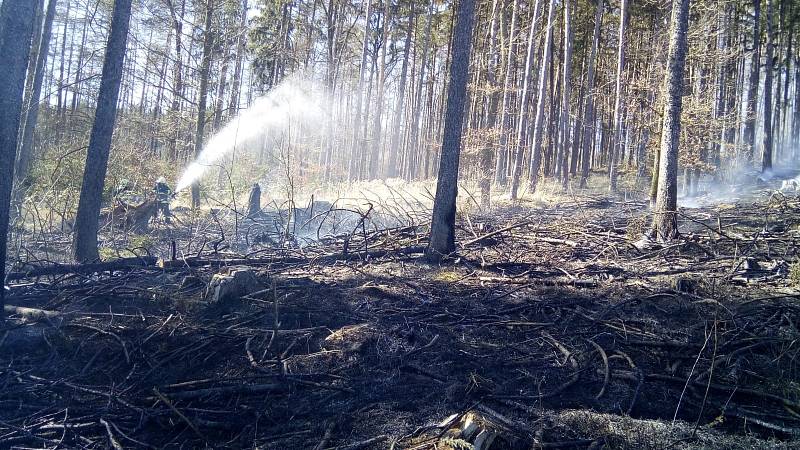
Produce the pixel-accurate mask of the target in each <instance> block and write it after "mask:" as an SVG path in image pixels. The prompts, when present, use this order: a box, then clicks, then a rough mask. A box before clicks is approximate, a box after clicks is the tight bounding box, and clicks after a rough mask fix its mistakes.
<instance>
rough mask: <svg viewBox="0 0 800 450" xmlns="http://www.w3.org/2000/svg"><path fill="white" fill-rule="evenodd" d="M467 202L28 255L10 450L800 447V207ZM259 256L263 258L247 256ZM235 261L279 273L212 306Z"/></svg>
mask: <svg viewBox="0 0 800 450" xmlns="http://www.w3.org/2000/svg"><path fill="white" fill-rule="evenodd" d="M647 214H648V211H647V206H646V204H644V203H643V202H621V201H617V200H610V199H606V200H597V199H586V198H583V199H582V198H575V199H574V200H573V201H571V202H568V203H564V204H561V205H560V207H559V208H534V209H531V208H521V207H506V208H500V209H498V210H496V211H494V212H493V213H492V214H491V216H488V215H487V216H482V215H480V214H474V215H471V216H466V215H462V216H461V217H460V219H459V230H458V242H459V249H458V252H457V255H453V257H452V258H449V259H447V260H446V261H445V262H443V263H442V264H436V265H431V264H428V263H426V262H424V260H423V258H422V251H423V249H424V245H425V233H426V227H425V226H424V225H410V226H404V227H397V228H393V229H384V230H379V231H376V230H373V231H369V230H368V229H367V228H366V227H361V228H360V229H359V231H358V232H353V233H349V234H347V235H346V236H345V237H343V238H340V239H325V240H321V241H318V242H317V243H315V244H312V245H306V246H302V247H294V248H289V247H287V246H283V247H280V248H278V247H275V246H271V247H270V246H264V247H263V248H261V249H260V250H258V251H257V252H251V253H250V254H249V255H245V254H234V253H231V252H230V251H228V252H224V251H215V250H218V249H217V248H216V247H214V248H210V247H207V246H204V249H205V250H204V251H202V252H199V253H198V254H195V255H193V256H192V257H180V256H178V257H176V258H175V259H174V260H170V258H167V260H166V261H160V263H156V261H155V258H149V257H142V258H133V259H128V260H123V261H118V262H116V263H100V264H96V265H86V266H52V265H47V266H39V267H27V268H24V270H23V269H20V270H18V271H17V272H15V273H12V274H11V276H10V277H9V280H10V284H11V290H10V291H9V293H8V303H9V304H11V305H14V306H13V307H9V308H7V312H8V313H9V314H8V315H9V320H8V322H7V323H6V325H5V326H4V328H3V329H2V332H0V443H2V444H0V446H2V447H13V446H20V447H37V448H40V447H42V448H43V447H47V448H59V447H61V448H107V447H113V448H133V447H136V448H138V447H142V448H199V447H204V446H208V447H213V448H225V447H229V448H241V447H258V448H314V449H329V448H339V449H357V448H398V449H399V448H417V449H422V448H438V449H447V448H475V449H483V450H486V449H495V450H496V449H516V448H520V449H529V448H593V449H599V448H659V449H661V448H698V447H705V448H712V447H713V448H796V446H797V445H798V444H799V443H800V360H798V352H799V351H800V342H799V341H800V301H799V300H800V291H798V289H797V288H798V286H799V285H800V269H798V265H797V261H798V252H800V200H798V198H797V197H787V196H783V195H780V194H775V195H764V196H762V197H760V199H759V200H757V201H742V202H738V203H732V204H719V205H715V206H709V207H704V208H695V209H684V210H681V212H680V222H681V237H680V238H679V239H678V240H675V241H673V242H669V243H666V244H661V245H652V244H651V245H648V246H645V247H642V248H640V247H641V246H640V247H637V246H635V245H633V243H634V242H636V241H637V240H639V237H640V234H639V233H640V232H641V231H642V230H644V229H645V228H646V220H647V218H646V217H647ZM246 256H247V257H246ZM232 267H235V268H239V269H241V270H248V271H251V272H252V273H253V274H254V275H255V277H256V279H257V280H258V283H259V284H260V286H261V288H260V289H256V290H253V289H250V290H249V291H248V292H246V293H242V294H241V295H239V296H238V297H237V298H233V299H230V298H229V299H226V300H225V301H222V300H219V301H213V300H211V299H209V297H208V295H207V291H208V288H207V285H208V283H209V282H210V280H211V279H212V277H213V276H214V274H216V273H218V272H220V271H224V270H230V269H231V268H232Z"/></svg>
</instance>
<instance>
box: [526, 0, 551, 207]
mask: <svg viewBox="0 0 800 450" xmlns="http://www.w3.org/2000/svg"><path fill="white" fill-rule="evenodd" d="M555 10H556V0H550V7H549V9H548V12H547V32H546V34H545V39H544V56H543V57H542V64H541V66H540V67H541V69H540V73H539V89H538V98H537V99H536V118H535V119H534V122H533V140H532V144H531V164H530V170H529V174H528V176H529V177H530V186H529V187H528V189H529V190H530V191H531V192H532V193H533V192H536V184H537V183H538V182H539V167H540V166H541V163H542V134H544V132H545V130H546V127H547V125H546V121H545V115H544V103H545V101H546V100H547V99H546V98H545V91H546V90H547V79H548V76H547V72H548V70H547V69H548V68H549V67H550V53H551V47H552V42H553V18H554V16H555Z"/></svg>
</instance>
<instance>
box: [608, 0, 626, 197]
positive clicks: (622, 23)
mask: <svg viewBox="0 0 800 450" xmlns="http://www.w3.org/2000/svg"><path fill="white" fill-rule="evenodd" d="M627 24H628V0H621V3H620V11H619V46H618V48H617V77H616V81H615V84H616V87H615V89H614V92H615V94H614V142H613V145H612V147H611V154H610V155H609V160H608V161H609V162H608V176H609V181H610V186H609V189H610V190H611V192H617V178H618V176H619V174H618V173H617V172H618V170H619V169H618V168H617V166H618V165H619V162H618V161H621V158H622V156H623V155H622V146H623V139H622V128H623V127H622V108H623V106H622V77H623V72H624V71H625V28H627Z"/></svg>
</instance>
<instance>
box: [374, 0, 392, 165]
mask: <svg viewBox="0 0 800 450" xmlns="http://www.w3.org/2000/svg"><path fill="white" fill-rule="evenodd" d="M383 2H384V3H385V5H384V10H383V30H382V31H381V40H382V41H381V55H380V62H379V64H378V95H377V98H376V99H375V118H374V120H373V122H372V158H371V159H370V163H369V176H370V178H373V179H375V178H378V176H379V172H380V169H381V157H382V154H383V152H382V149H383V143H382V139H381V132H382V130H381V126H382V124H381V121H382V120H383V102H384V98H385V91H386V47H388V46H389V28H390V25H391V21H392V8H391V2H390V0H383Z"/></svg>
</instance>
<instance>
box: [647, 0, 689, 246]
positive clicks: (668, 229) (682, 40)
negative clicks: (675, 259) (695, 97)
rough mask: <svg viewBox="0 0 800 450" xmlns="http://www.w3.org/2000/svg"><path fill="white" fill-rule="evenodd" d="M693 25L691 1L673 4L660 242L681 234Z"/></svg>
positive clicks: (656, 219)
mask: <svg viewBox="0 0 800 450" xmlns="http://www.w3.org/2000/svg"><path fill="white" fill-rule="evenodd" d="M688 24H689V0H673V1H672V19H671V27H670V40H669V54H668V55H669V56H668V63H667V74H666V77H665V80H664V84H665V92H666V93H667V98H666V102H665V104H664V116H663V117H664V124H663V129H662V131H661V149H660V152H659V153H660V158H659V176H658V190H657V194H656V205H655V210H654V215H653V230H652V234H653V236H654V237H655V238H657V239H658V240H660V241H665V240H670V239H672V238H674V237H675V236H676V235H677V234H678V222H677V212H676V209H677V206H678V146H679V142H680V135H681V108H682V97H683V77H684V73H683V72H684V68H685V65H686V51H687V42H686V34H687V29H688Z"/></svg>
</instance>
